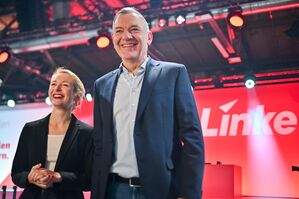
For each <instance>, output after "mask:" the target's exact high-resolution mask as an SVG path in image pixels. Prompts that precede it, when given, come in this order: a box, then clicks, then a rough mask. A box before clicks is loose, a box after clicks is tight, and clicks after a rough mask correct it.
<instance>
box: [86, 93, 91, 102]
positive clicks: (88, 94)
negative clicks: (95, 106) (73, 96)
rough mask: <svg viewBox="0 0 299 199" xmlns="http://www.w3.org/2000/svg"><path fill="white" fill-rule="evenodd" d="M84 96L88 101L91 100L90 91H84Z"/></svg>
mask: <svg viewBox="0 0 299 199" xmlns="http://www.w3.org/2000/svg"><path fill="white" fill-rule="evenodd" d="M85 98H86V100H87V101H88V102H91V101H92V95H91V94H90V93H86V95H85Z"/></svg>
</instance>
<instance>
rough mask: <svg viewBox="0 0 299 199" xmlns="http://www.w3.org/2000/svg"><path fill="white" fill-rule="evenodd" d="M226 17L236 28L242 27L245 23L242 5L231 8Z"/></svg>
mask: <svg viewBox="0 0 299 199" xmlns="http://www.w3.org/2000/svg"><path fill="white" fill-rule="evenodd" d="M226 19H227V23H228V24H229V25H230V26H231V27H232V28H234V29H241V28H242V27H243V26H244V23H245V20H244V17H243V15H242V8H241V7H240V6H236V7H231V8H229V9H228V15H227V18H226Z"/></svg>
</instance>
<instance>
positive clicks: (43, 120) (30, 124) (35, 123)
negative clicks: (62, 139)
mask: <svg viewBox="0 0 299 199" xmlns="http://www.w3.org/2000/svg"><path fill="white" fill-rule="evenodd" d="M48 121H49V115H47V116H46V117H44V118H40V119H36V120H33V121H29V122H26V124H25V126H28V127H35V126H39V125H41V124H44V123H46V122H48Z"/></svg>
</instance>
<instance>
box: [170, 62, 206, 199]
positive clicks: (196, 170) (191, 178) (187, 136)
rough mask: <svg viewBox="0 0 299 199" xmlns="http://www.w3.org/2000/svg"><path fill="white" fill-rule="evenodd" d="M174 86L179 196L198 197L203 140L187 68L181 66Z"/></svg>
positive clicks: (189, 198)
mask: <svg viewBox="0 0 299 199" xmlns="http://www.w3.org/2000/svg"><path fill="white" fill-rule="evenodd" d="M179 70H180V71H179V74H178V77H177V81H176V88H175V107H176V118H177V121H178V127H179V130H178V131H179V135H180V140H181V142H182V152H181V161H180V162H181V169H182V171H181V172H180V173H181V177H180V178H181V180H180V195H181V196H182V197H184V198H188V199H199V198H201V195H202V180H203V172H204V141H203V134H202V129H201V125H200V121H199V117H198V112H197V107H196V103H195V100H194V96H193V92H192V89H191V84H190V81H189V77H188V73H187V70H186V68H185V67H184V66H183V67H180V69H179Z"/></svg>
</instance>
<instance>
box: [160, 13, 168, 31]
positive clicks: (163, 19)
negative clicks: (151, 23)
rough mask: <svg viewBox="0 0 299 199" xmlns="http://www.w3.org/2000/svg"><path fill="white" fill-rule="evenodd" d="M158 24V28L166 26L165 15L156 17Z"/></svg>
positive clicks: (166, 19)
mask: <svg viewBox="0 0 299 199" xmlns="http://www.w3.org/2000/svg"><path fill="white" fill-rule="evenodd" d="M158 26H159V27H160V28H166V27H167V26H168V18H167V16H165V15H162V16H161V17H159V18H158Z"/></svg>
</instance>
